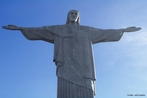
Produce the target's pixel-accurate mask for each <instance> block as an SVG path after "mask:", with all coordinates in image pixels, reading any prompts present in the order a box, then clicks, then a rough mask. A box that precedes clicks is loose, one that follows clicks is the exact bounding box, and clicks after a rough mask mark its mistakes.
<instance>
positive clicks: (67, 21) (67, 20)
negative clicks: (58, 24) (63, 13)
mask: <svg viewBox="0 0 147 98" xmlns="http://www.w3.org/2000/svg"><path fill="white" fill-rule="evenodd" d="M71 11H76V12H77V13H78V14H79V17H78V20H77V24H78V25H80V13H79V11H77V10H70V11H69V12H68V14H67V19H66V24H69V23H70V20H69V13H70V12H71Z"/></svg>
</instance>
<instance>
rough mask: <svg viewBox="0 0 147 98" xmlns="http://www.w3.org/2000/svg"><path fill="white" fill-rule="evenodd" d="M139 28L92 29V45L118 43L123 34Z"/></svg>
mask: <svg viewBox="0 0 147 98" xmlns="http://www.w3.org/2000/svg"><path fill="white" fill-rule="evenodd" d="M140 29H141V28H140V27H128V28H125V29H106V30H103V29H95V28H92V29H91V31H92V33H91V34H92V35H91V36H92V43H93V44H95V43H99V42H112V41H119V40H120V38H121V37H122V35H123V33H124V32H134V31H138V30H140Z"/></svg>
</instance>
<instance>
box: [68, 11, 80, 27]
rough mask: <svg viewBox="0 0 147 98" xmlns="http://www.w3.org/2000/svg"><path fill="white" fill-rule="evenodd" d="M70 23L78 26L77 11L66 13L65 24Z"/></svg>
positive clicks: (78, 16)
mask: <svg viewBox="0 0 147 98" xmlns="http://www.w3.org/2000/svg"><path fill="white" fill-rule="evenodd" d="M70 23H76V24H78V25H79V24H80V13H79V12H78V11H77V10H70V11H69V12H68V14H67V20H66V24H70Z"/></svg>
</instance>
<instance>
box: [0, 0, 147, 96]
mask: <svg viewBox="0 0 147 98" xmlns="http://www.w3.org/2000/svg"><path fill="white" fill-rule="evenodd" d="M0 6H1V9H0V26H3V25H7V24H15V25H18V26H24V27H40V26H45V25H48V26H49V25H56V24H65V22H66V17H67V13H68V11H69V10H71V9H76V10H79V11H80V14H81V25H88V26H92V27H96V28H101V29H120V28H125V27H129V26H138V27H142V30H140V31H138V32H133V33H124V35H123V37H122V38H121V40H120V41H118V42H106V43H99V44H96V45H94V46H93V50H94V58H95V66H96V75H97V81H96V96H95V98H128V96H127V94H145V95H146V96H147V78H146V76H147V2H146V0H74V1H71V0H62V1H61V0H32V1H30V0H11V1H10V0H1V2H0ZM53 48H54V47H53V45H52V44H50V43H47V42H43V41H29V40H27V39H26V38H25V37H24V36H23V35H22V34H21V32H19V31H9V30H4V29H2V28H0V98H56V93H57V92H56V91H57V79H56V66H55V65H54V63H53V62H52V58H53ZM135 98H140V97H135ZM143 98H144V97H143Z"/></svg>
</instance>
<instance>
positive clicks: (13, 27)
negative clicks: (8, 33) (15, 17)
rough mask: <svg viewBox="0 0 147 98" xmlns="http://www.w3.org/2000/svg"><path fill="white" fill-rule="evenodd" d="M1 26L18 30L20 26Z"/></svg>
mask: <svg viewBox="0 0 147 98" xmlns="http://www.w3.org/2000/svg"><path fill="white" fill-rule="evenodd" d="M2 28H4V29H8V30H20V28H19V27H17V26H15V25H8V26H2Z"/></svg>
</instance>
